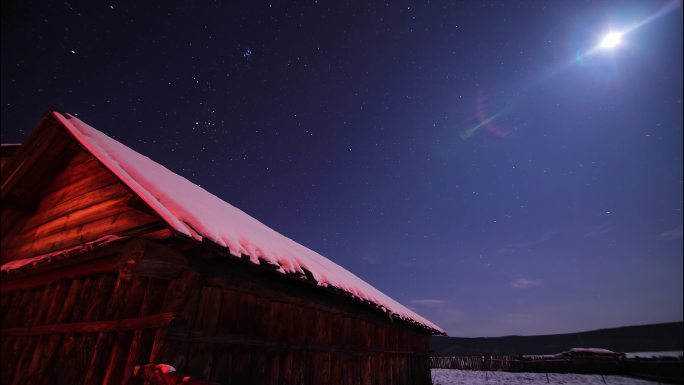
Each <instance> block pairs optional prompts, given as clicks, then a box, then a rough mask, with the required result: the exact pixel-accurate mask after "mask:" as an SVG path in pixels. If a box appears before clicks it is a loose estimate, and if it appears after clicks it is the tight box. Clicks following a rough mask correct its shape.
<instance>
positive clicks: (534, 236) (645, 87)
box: [1, 0, 683, 336]
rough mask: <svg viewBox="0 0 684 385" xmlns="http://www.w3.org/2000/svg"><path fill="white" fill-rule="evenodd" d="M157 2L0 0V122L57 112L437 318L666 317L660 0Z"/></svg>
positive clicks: (671, 240) (488, 326)
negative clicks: (609, 39) (610, 37)
mask: <svg viewBox="0 0 684 385" xmlns="http://www.w3.org/2000/svg"><path fill="white" fill-rule="evenodd" d="M143 3H144V4H143ZM171 3H173V2H166V1H164V2H157V3H156V4H152V2H130V3H123V2H119V1H111V2H96V1H95V2H93V1H76V0H69V1H45V2H34V1H3V2H2V122H1V124H2V125H1V127H2V141H3V143H16V142H21V141H22V140H23V139H24V137H25V136H26V134H27V133H28V132H29V131H30V130H31V129H32V128H33V127H34V126H35V124H36V123H37V122H38V120H39V118H40V117H41V115H42V114H43V113H44V112H45V111H46V110H47V109H48V107H49V106H55V107H56V108H57V109H58V110H60V111H64V112H69V113H72V114H74V115H77V116H78V117H79V118H81V119H82V120H83V121H85V122H86V123H88V124H90V125H92V126H93V127H95V128H97V129H99V130H101V131H103V132H105V133H107V134H108V135H110V136H112V137H114V138H115V139H117V140H119V141H121V142H122V143H124V144H126V145H128V146H129V147H131V148H133V149H134V150H136V151H138V152H141V153H143V154H145V155H147V156H149V157H150V158H152V159H154V160H156V161H157V162H159V163H161V164H163V165H165V166H166V167H168V168H169V169H171V170H173V171H174V172H176V173H178V174H181V175H183V176H185V177H186V178H188V179H190V180H191V181H193V182H195V183H197V184H199V185H201V186H202V187H204V188H205V189H207V190H208V191H211V192H212V193H214V194H216V195H217V196H219V197H221V198H222V199H224V200H226V201H227V202H230V203H231V204H233V205H234V206H236V207H239V208H241V209H242V210H244V211H245V212H247V213H249V214H251V215H252V216H254V217H256V218H257V219H259V220H260V221H262V222H263V223H265V224H266V225H268V226H270V227H272V228H273V229H275V230H277V231H278V232H280V233H282V234H284V235H286V236H288V237H290V238H292V239H294V240H296V241H298V242H299V243H302V244H303V245H305V246H307V247H309V248H312V249H314V250H316V251H318V252H319V253H321V254H323V255H325V256H327V257H328V258H330V259H332V260H333V261H335V262H337V263H339V264H340V265H342V266H344V267H346V268H347V269H349V270H350V271H352V272H354V273H355V274H357V275H358V276H360V277H361V278H363V279H364V280H366V281H368V282H369V283H371V284H373V285H374V286H376V287H377V288H378V289H380V290H382V291H384V292H385V293H387V294H388V295H390V296H391V297H393V298H395V299H396V300H398V301H399V302H401V303H403V304H405V305H407V306H409V307H411V308H412V309H414V310H416V311H417V312H418V313H419V314H422V315H424V316H425V317H427V318H429V319H431V320H432V321H434V322H435V323H437V324H438V325H440V326H442V327H443V328H444V329H446V331H447V332H448V333H449V335H452V336H500V335H510V334H520V335H530V334H546V333H561V332H574V331H581V330H589V329H596V328H605V327H616V326H625V325H636V324H644V323H653V322H669V321H681V320H682V319H683V316H682V314H683V305H682V303H683V302H682V301H683V298H682V254H683V250H682V249H683V248H682V187H683V186H682V127H683V123H682V7H681V3H676V2H675V3H670V2H663V1H552V2H550V1H520V2H518V1H508V0H507V1H494V2H491V1H468V2H456V3H447V2H445V3H440V2H422V1H421V2H390V3H383V2H370V3H371V4H364V3H365V2H352V3H346V2H339V1H322V0H321V1H308V2H293V1H285V2H274V3H260V4H258V3H257V2H244V4H241V5H238V4H232V3H235V2H226V3H231V4H221V3H220V2H213V3H211V4H208V3H209V2H201V3H203V4H202V5H198V4H195V2H191V1H183V2H177V3H176V4H171ZM197 3H200V2H197ZM204 3H207V4H204ZM611 30H612V31H617V32H625V33H624V35H623V36H622V41H621V42H620V43H619V44H618V45H617V46H616V47H614V48H613V49H600V48H596V47H597V46H598V45H599V43H600V41H601V39H602V36H603V35H604V34H606V33H607V32H609V31H611Z"/></svg>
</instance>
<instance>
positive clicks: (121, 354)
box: [102, 276, 149, 385]
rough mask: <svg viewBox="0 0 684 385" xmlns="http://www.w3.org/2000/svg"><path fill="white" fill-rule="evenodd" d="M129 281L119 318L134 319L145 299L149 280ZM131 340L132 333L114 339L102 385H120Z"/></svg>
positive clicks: (132, 279) (120, 332)
mask: <svg viewBox="0 0 684 385" xmlns="http://www.w3.org/2000/svg"><path fill="white" fill-rule="evenodd" d="M129 279H130V281H131V285H130V288H129V289H128V293H127V295H126V302H125V304H122V307H123V309H122V311H121V313H120V314H119V317H126V318H128V317H134V316H136V315H138V314H139V313H140V307H141V305H142V302H143V299H144V297H145V288H146V286H147V281H148V280H149V278H146V277H138V276H133V277H130V278H129ZM132 339H133V333H132V332H127V331H119V332H117V333H116V336H115V337H114V344H113V345H112V349H111V352H110V354H109V364H108V365H107V370H106V372H105V375H104V379H103V380H102V384H103V385H114V384H120V383H121V378H122V375H123V369H124V366H125V365H126V361H127V358H128V357H127V355H128V351H129V350H130V344H131V341H132Z"/></svg>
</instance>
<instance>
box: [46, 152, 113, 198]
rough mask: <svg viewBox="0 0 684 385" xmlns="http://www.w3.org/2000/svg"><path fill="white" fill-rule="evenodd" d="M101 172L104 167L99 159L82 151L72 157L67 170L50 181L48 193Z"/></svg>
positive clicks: (47, 188)
mask: <svg viewBox="0 0 684 385" xmlns="http://www.w3.org/2000/svg"><path fill="white" fill-rule="evenodd" d="M100 170H102V165H101V164H100V162H99V161H98V160H97V158H95V157H94V156H93V155H91V154H89V153H87V152H85V151H84V150H80V151H78V152H76V153H75V154H74V155H73V156H72V158H71V159H70V160H69V162H68V163H67V166H66V167H65V169H64V170H63V171H62V172H59V173H57V175H55V177H54V178H53V179H52V180H51V181H50V184H49V185H48V187H46V191H47V192H51V191H56V190H59V189H61V188H63V187H64V186H67V185H69V184H72V183H77V182H78V181H79V180H81V179H83V176H84V175H92V174H98V173H99V172H100Z"/></svg>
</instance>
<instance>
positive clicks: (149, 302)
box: [121, 278, 170, 385]
mask: <svg viewBox="0 0 684 385" xmlns="http://www.w3.org/2000/svg"><path fill="white" fill-rule="evenodd" d="M167 285H168V282H167V281H166V280H164V279H160V278H150V279H149V282H148V283H147V288H146V289H145V297H144V298H143V303H142V305H141V307H140V315H139V316H140V317H145V316H149V315H152V314H156V313H157V312H159V310H160V309H161V305H162V301H163V300H164V294H165V293H166V286H167ZM169 323H170V322H169ZM167 325H168V324H167ZM164 326H166V325H164ZM154 334H155V330H149V329H148V330H135V331H134V332H133V340H132V341H131V348H130V351H129V352H128V357H127V360H126V364H125V366H124V369H123V371H122V375H123V377H122V379H121V383H122V384H125V385H139V384H141V380H140V378H138V377H136V376H133V368H134V367H135V366H139V365H145V364H147V363H148V362H149V356H150V351H151V350H152V343H153V342H154Z"/></svg>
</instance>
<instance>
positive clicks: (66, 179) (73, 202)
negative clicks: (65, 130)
mask: <svg viewBox="0 0 684 385" xmlns="http://www.w3.org/2000/svg"><path fill="white" fill-rule="evenodd" d="M41 195H42V197H41V198H40V203H38V206H37V208H36V209H35V211H34V212H33V213H31V214H30V215H26V216H25V217H24V218H22V219H21V220H20V221H19V222H18V224H17V226H15V229H14V230H13V231H12V232H11V233H10V234H3V237H2V260H3V263H4V262H7V261H11V260H15V259H21V258H30V257H33V256H36V255H41V254H46V253H50V252H53V251H58V250H62V249H67V248H69V247H73V246H77V245H80V244H83V243H86V242H88V241H92V240H95V239H98V238H100V237H102V236H105V235H111V234H120V233H124V232H130V231H134V230H135V229H141V228H146V227H148V228H149V227H150V226H152V225H154V224H159V223H161V222H160V221H159V220H158V219H157V217H155V216H153V215H151V214H149V213H146V212H144V211H142V210H140V209H136V208H134V207H132V205H131V204H129V203H130V202H132V201H133V199H134V198H133V195H132V193H131V192H130V191H128V189H127V188H126V187H125V186H123V185H122V184H121V183H120V182H119V181H118V180H117V179H116V177H114V175H112V174H111V173H110V172H109V171H108V170H106V169H105V168H104V167H103V166H102V165H101V164H100V163H99V162H98V161H97V160H96V159H95V158H94V157H93V156H92V155H90V154H88V153H86V152H85V151H83V150H79V151H78V152H77V153H76V155H74V156H73V158H72V159H71V160H70V161H69V163H68V164H67V166H66V168H65V169H64V170H63V171H61V172H60V173H58V174H57V175H56V176H55V177H54V178H53V179H52V181H51V182H50V183H49V185H48V186H47V187H46V188H45V189H44V191H43V192H42V194H41Z"/></svg>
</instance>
